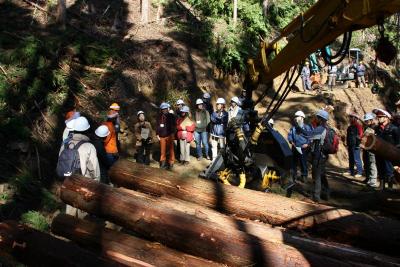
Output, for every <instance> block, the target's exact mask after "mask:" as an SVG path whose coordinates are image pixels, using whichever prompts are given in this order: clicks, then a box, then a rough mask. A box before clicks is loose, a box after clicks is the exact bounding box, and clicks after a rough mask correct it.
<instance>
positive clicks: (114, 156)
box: [103, 111, 119, 166]
mask: <svg viewBox="0 0 400 267" xmlns="http://www.w3.org/2000/svg"><path fill="white" fill-rule="evenodd" d="M117 119H118V113H116V112H114V111H109V112H108V114H107V121H105V122H103V125H105V126H107V128H108V130H109V131H110V134H109V135H108V136H107V137H106V139H105V140H104V148H105V150H106V153H107V160H108V164H109V165H110V166H112V165H113V164H114V163H115V162H116V161H117V160H118V158H119V154H118V144H117V132H116V128H115V124H116V123H117Z"/></svg>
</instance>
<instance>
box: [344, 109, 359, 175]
mask: <svg viewBox="0 0 400 267" xmlns="http://www.w3.org/2000/svg"><path fill="white" fill-rule="evenodd" d="M349 117H350V125H349V127H347V134H346V144H347V151H348V155H349V171H348V172H345V173H344V175H350V176H354V177H355V178H361V177H362V174H363V166H362V161H361V148H360V144H361V138H362V136H363V128H362V126H361V124H360V123H359V117H358V115H357V114H356V113H354V112H353V113H350V114H349ZM354 165H355V166H356V172H355V170H354Z"/></svg>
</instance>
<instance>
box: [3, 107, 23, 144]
mask: <svg viewBox="0 0 400 267" xmlns="http://www.w3.org/2000/svg"><path fill="white" fill-rule="evenodd" d="M3 103H4V102H3ZM3 105H5V103H4V104H3ZM0 129H1V131H2V133H3V134H4V135H5V136H8V137H12V138H13V139H14V138H17V139H20V140H28V139H29V138H30V130H29V128H28V127H27V126H26V124H25V122H24V120H23V119H22V118H21V117H13V118H12V117H8V118H5V119H4V120H2V121H0Z"/></svg>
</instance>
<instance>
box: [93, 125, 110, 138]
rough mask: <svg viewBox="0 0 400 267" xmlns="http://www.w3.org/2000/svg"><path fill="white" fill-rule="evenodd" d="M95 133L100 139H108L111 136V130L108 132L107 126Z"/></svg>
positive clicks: (102, 126)
mask: <svg viewBox="0 0 400 267" xmlns="http://www.w3.org/2000/svg"><path fill="white" fill-rule="evenodd" d="M94 133H95V134H96V135H97V136H98V137H106V136H108V135H109V134H110V130H108V127H107V126H105V125H101V126H99V127H97V129H96V131H94Z"/></svg>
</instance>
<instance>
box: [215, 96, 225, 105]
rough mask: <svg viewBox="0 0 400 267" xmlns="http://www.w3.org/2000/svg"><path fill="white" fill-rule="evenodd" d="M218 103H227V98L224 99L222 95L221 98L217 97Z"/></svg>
mask: <svg viewBox="0 0 400 267" xmlns="http://www.w3.org/2000/svg"><path fill="white" fill-rule="evenodd" d="M217 104H223V105H225V104H226V101H225V99H223V98H222V97H220V98H218V99H217Z"/></svg>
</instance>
